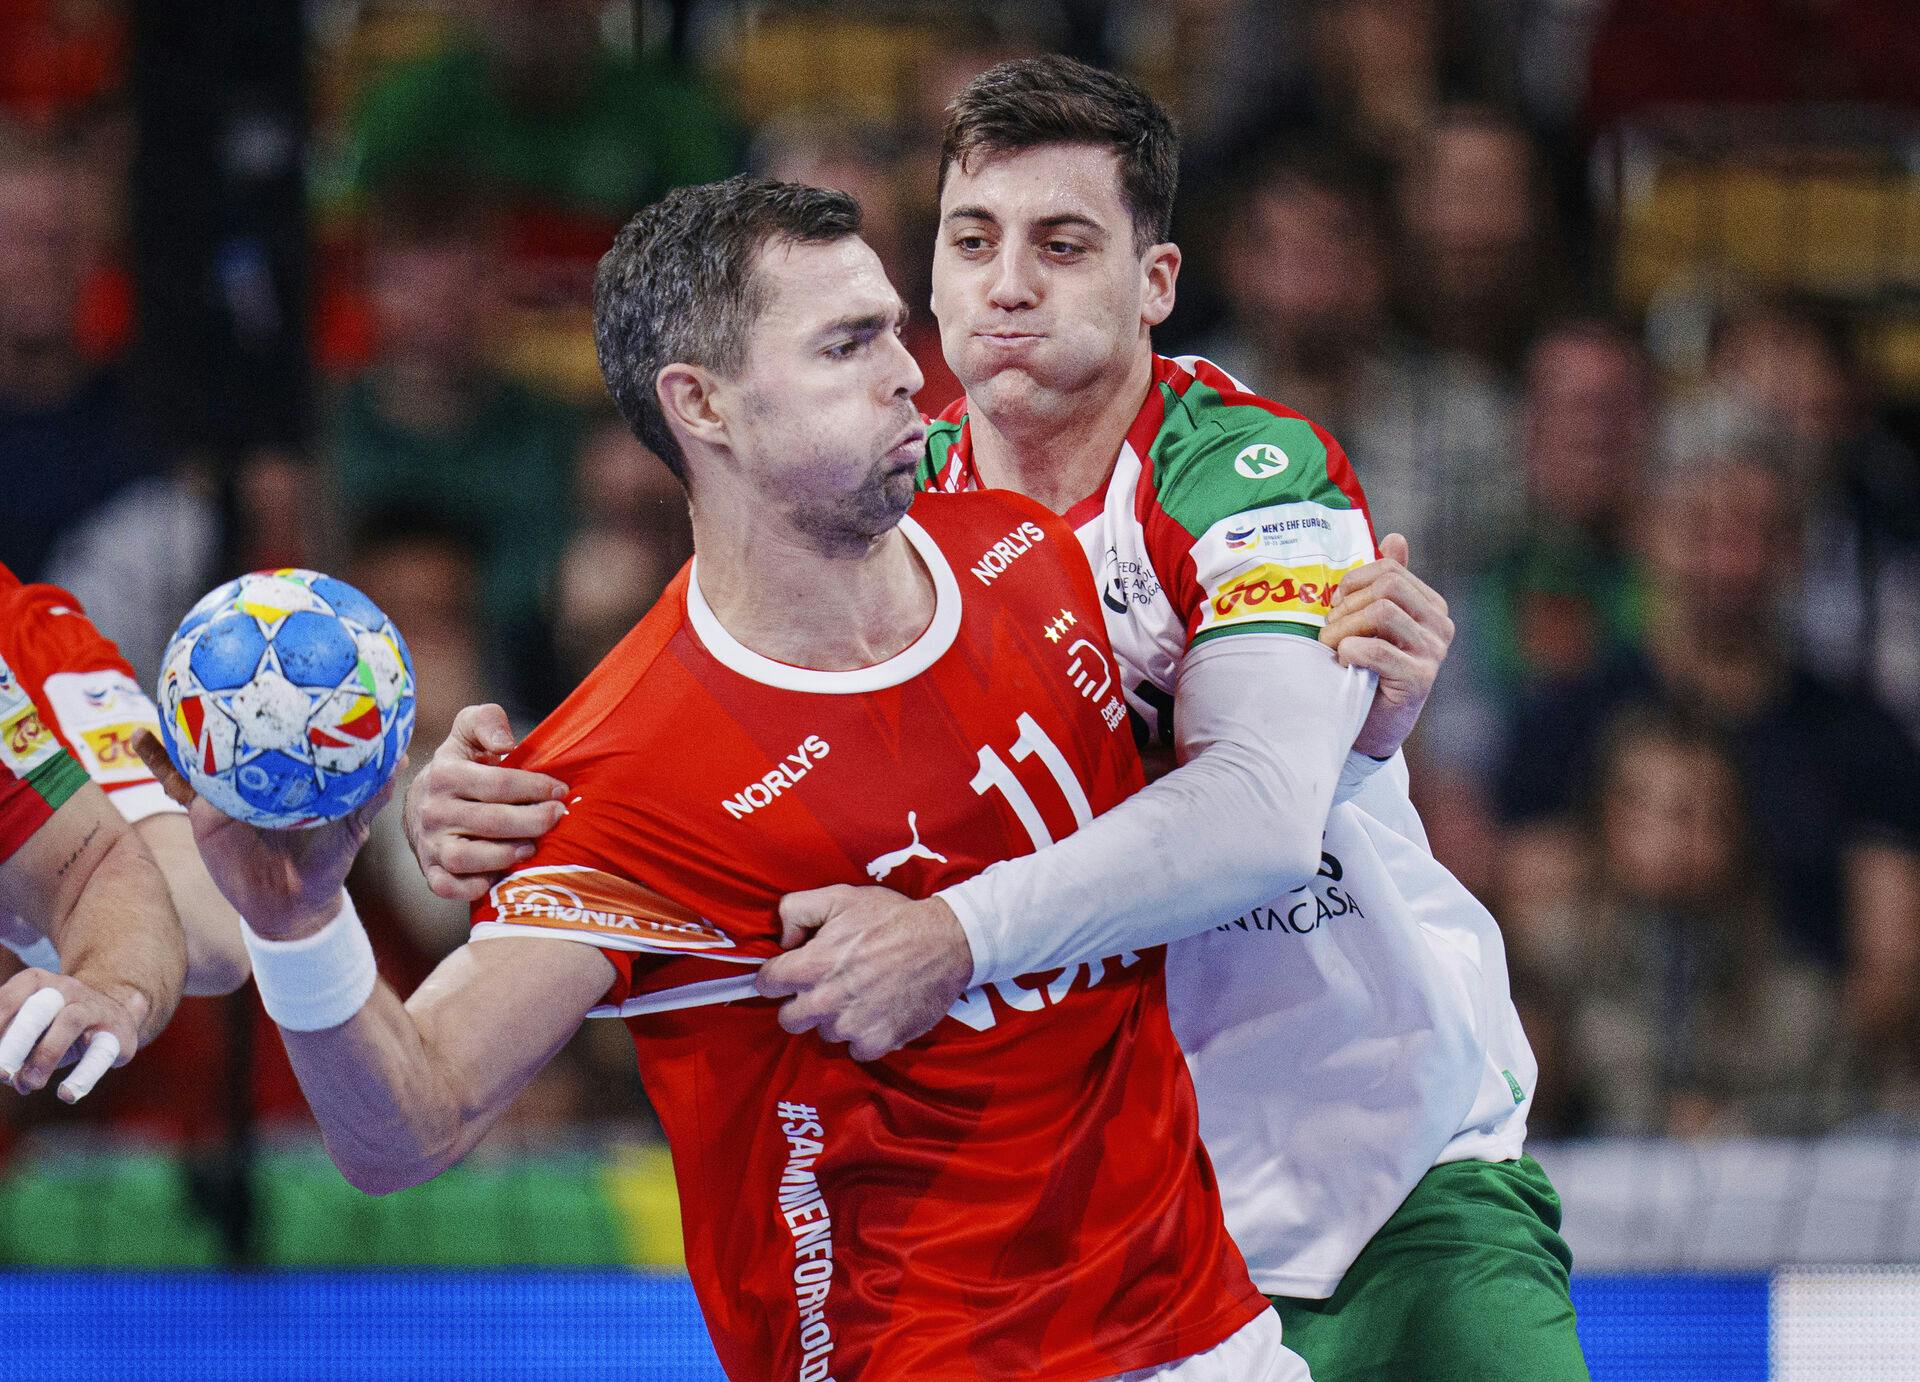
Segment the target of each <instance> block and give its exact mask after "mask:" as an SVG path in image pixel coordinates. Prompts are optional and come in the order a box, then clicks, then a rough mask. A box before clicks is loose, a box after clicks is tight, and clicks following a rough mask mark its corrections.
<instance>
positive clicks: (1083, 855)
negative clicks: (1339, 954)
mask: <svg viewBox="0 0 1920 1382" xmlns="http://www.w3.org/2000/svg"><path fill="white" fill-rule="evenodd" d="M1373 688H1374V677H1373V674H1372V673H1370V672H1364V671H1361V670H1359V669H1358V668H1349V667H1342V666H1340V665H1339V663H1337V662H1335V661H1334V658H1333V654H1332V653H1331V652H1329V651H1328V650H1327V649H1326V648H1323V647H1321V646H1320V645H1319V644H1318V643H1313V642H1309V641H1308V640H1306V639H1304V638H1300V637H1297V636H1295V635H1293V634H1261V633H1242V634H1235V635H1233V636H1231V637H1227V638H1216V639H1212V640H1210V641H1208V642H1206V643H1203V644H1201V645H1200V646H1199V647H1197V648H1195V649H1193V650H1192V651H1191V652H1190V653H1188V655H1187V657H1186V660H1185V662H1184V663H1183V664H1182V666H1181V669H1180V681H1179V685H1178V686H1177V688H1176V698H1177V703H1178V707H1179V708H1178V711H1177V713H1176V716H1175V728H1176V735H1177V738H1178V745H1177V747H1178V749H1179V753H1180V759H1181V765H1180V766H1179V767H1178V768H1176V769H1174V770H1173V771H1172V772H1171V773H1168V774H1167V775H1166V776H1165V777H1163V778H1161V779H1160V780H1159V781H1158V782H1155V783H1153V784H1151V785H1150V786H1148V787H1146V788H1144V789H1142V790H1141V791H1139V792H1136V793H1135V794H1134V795H1133V796H1131V797H1129V798H1128V799H1127V800H1126V801H1123V802H1121V803H1120V804H1119V805H1118V806H1116V807H1114V808H1113V809H1112V810H1111V811H1109V812H1107V813H1106V814H1105V815H1104V816H1101V817H1100V818H1099V819H1098V820H1096V821H1093V822H1092V823H1091V824H1089V825H1087V826H1085V827H1084V828H1082V829H1080V830H1078V831H1076V832H1075V833H1074V834H1072V835H1070V836H1068V837H1067V838H1066V839H1064V840H1061V841H1060V842H1059V843H1057V844H1052V845H1048V846H1047V847H1046V848H1045V849H1043V850H1040V851H1039V852H1037V853H1034V854H1029V855H1026V856H1024V857H1022V858H1019V859H1009V860H1007V861H1005V862H1003V863H998V864H995V865H994V866H993V867H992V868H989V869H987V870H986V871H985V872H983V873H980V874H978V875H976V876H975V877H973V878H970V879H968V880H967V881H966V882H964V883H958V884H955V885H954V886H953V887H951V888H947V889H945V890H943V891H942V892H941V893H940V894H939V895H940V896H941V897H942V898H944V899H945V900H946V902H947V904H948V905H949V906H950V907H952V908H953V910H954V914H955V915H956V916H958V917H959V919H960V925H961V927H962V928H963V929H964V930H965V931H966V933H967V941H968V943H969V945H971V946H972V948H973V982H974V983H975V984H984V983H990V982H993V981H995V980H1000V979H1011V978H1013V977H1015V976H1016V975H1020V974H1032V973H1034V972H1036V971H1038V970H1043V969H1054V968H1058V967H1060V966H1063V965H1068V964H1078V963H1079V962H1080V961H1082V960H1093V959H1098V958H1100V957H1101V956H1105V955H1117V954H1119V953H1120V952H1122V951H1125V950H1138V949H1141V948H1142V947H1145V946H1150V945H1160V944H1163V943H1165V942H1167V941H1171V940H1177V939H1179V938H1180V937H1182V936H1187V935H1192V934H1194V933H1196V932H1199V931H1204V930H1206V929H1207V928H1208V927H1209V926H1215V925H1218V924H1219V923H1220V922H1223V921H1228V920H1231V919H1232V918H1234V917H1236V916H1238V915H1240V913H1242V912H1244V911H1246V910H1247V908H1249V907H1252V906H1255V905H1257V904H1259V903H1262V902H1266V901H1270V900H1271V899H1273V898H1276V897H1279V896H1280V895H1282V894H1283V893H1286V892H1289V891H1291V890H1292V889H1294V888H1297V887H1300V886H1301V885H1302V884H1304V883H1305V882H1306V881H1307V880H1308V879H1309V878H1311V877H1313V875H1314V872H1315V871H1316V870H1317V869H1318V868H1319V866H1320V836H1321V833H1322V832H1323V831H1324V830H1325V829H1326V823H1327V812H1328V811H1329V810H1330V809H1331V808H1332V805H1333V794H1334V784H1335V782H1336V781H1337V780H1338V778H1339V776H1340V771H1341V767H1342V765H1343V763H1344V762H1345V760H1346V757H1347V751H1348V749H1349V748H1351V747H1352V745H1353V739H1354V736H1355V735H1356V734H1358V733H1359V732H1360V726H1361V724H1362V723H1363V722H1364V721H1365V719H1366V716H1367V710H1368V708H1369V706H1370V705H1371V704H1372V702H1373Z"/></svg>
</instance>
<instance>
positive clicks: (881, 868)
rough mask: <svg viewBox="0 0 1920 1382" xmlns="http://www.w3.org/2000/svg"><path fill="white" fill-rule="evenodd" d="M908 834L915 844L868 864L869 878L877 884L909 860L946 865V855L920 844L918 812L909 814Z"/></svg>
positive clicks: (883, 855)
mask: <svg viewBox="0 0 1920 1382" xmlns="http://www.w3.org/2000/svg"><path fill="white" fill-rule="evenodd" d="M907 833H908V834H909V835H911V836H912V837H913V842H912V843H911V844H908V845H905V846H903V847H902V848H900V849H896V850H894V851H893V853H891V854H882V855H881V856H880V857H879V858H878V859H875V860H874V861H873V862H872V863H870V864H868V865H867V877H869V878H871V879H872V880H873V881H874V882H876V883H880V882H884V881H885V879H886V876H887V875H888V874H890V873H892V872H893V871H894V870H895V869H897V868H899V867H900V866H901V865H902V864H904V863H906V862H907V861H908V860H909V859H925V860H927V861H928V862H929V863H934V864H944V863H946V862H947V856H946V855H944V854H937V853H935V852H934V851H933V850H931V849H928V848H927V847H926V846H925V845H923V844H921V843H920V813H919V812H918V811H909V812H907Z"/></svg>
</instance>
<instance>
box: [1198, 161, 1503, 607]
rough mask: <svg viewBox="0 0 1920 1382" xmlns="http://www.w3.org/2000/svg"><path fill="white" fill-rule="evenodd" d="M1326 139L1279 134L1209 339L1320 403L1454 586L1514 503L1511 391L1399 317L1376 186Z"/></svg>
mask: <svg viewBox="0 0 1920 1382" xmlns="http://www.w3.org/2000/svg"><path fill="white" fill-rule="evenodd" d="M1359 167H1360V164H1359V163H1358V162H1357V161H1356V160H1355V159H1353V158H1352V157H1351V156H1349V155H1348V154H1346V153H1344V152H1341V151H1339V150H1336V149H1333V148H1331V147H1327V146H1324V145H1315V144H1304V143H1303V144H1295V145H1292V146H1288V147H1284V148H1282V149H1280V150H1279V151H1277V152H1276V153H1275V154H1273V155H1272V156H1270V157H1269V158H1268V159H1267V160H1266V161H1265V162H1263V163H1262V164H1260V165H1259V166H1258V167H1257V168H1256V169H1255V170H1254V172H1253V174H1252V175H1251V176H1250V177H1247V178H1246V179H1244V183H1245V186H1246V188H1247V192H1246V198H1245V201H1244V202H1243V203H1242V204H1241V205H1240V206H1238V207H1237V208H1235V209H1234V210H1233V212H1232V213H1231V214H1230V215H1229V216H1228V217H1227V218H1226V224H1227V226H1228V229H1227V231H1226V234H1225V243H1224V245H1223V246H1222V256H1221V259H1222V270H1223V274H1222V277H1223V280H1224V283H1225V286H1226V288H1227V298H1228V303H1229V308H1228V311H1229V315H1228V318H1227V320H1226V322H1225V323H1224V324H1223V327H1222V329H1221V330H1220V331H1219V332H1218V333H1217V334H1215V335H1214V336H1212V337H1211V338H1208V339H1205V340H1203V341H1202V342H1201V343H1200V346H1199V350H1200V353H1201V354H1203V355H1206V356H1208V357H1209V358H1211V359H1212V360H1214V361H1215V362H1216V363H1217V364H1219V365H1221V366H1222V367H1223V368H1225V369H1226V370H1228V371H1229V372H1230V373H1233V374H1236V375H1238V376H1240V377H1241V378H1243V379H1245V380H1246V381H1247V383H1248V384H1249V385H1251V386H1252V387H1253V388H1256V389H1258V390H1260V391H1261V392H1263V393H1266V394H1268V395H1270V396H1271V397H1273V398H1275V399H1278V400H1279V401H1280V402H1282V403H1285V404H1286V405H1287V406H1288V407H1290V408H1294V409H1296V410H1298V411H1299V412H1302V413H1304V414H1306V415H1307V416H1308V417H1311V418H1313V419H1314V420H1315V421H1316V422H1319V423H1320V424H1321V425H1323V426H1324V427H1326V428H1327V430H1328V431H1330V432H1332V434H1333V435H1334V436H1335V437H1337V438H1338V439H1339V440H1340V442H1341V444H1342V445H1343V446H1344V447H1345V448H1346V450H1347V453H1348V454H1349V455H1350V456H1352V457H1353V460H1354V465H1355V467H1356V468H1357V469H1358V471H1359V473H1360V476H1361V480H1362V482H1363V483H1364V484H1365V485H1366V488H1367V498H1368V500H1369V503H1370V506H1371V508H1372V511H1373V514H1374V518H1375V521H1376V523H1378V524H1379V525H1381V527H1380V531H1381V532H1389V531H1394V532H1401V533H1404V534H1406V535H1407V538H1408V541H1409V543H1410V545H1411V548H1412V553H1413V559H1414V563H1415V565H1416V566H1417V567H1418V569H1419V570H1420V572H1421V574H1422V576H1423V577H1424V578H1425V579H1426V580H1427V581H1428V583H1429V584H1431V585H1433V586H1434V587H1435V588H1436V589H1438V590H1439V591H1440V592H1441V593H1442V594H1443V595H1447V596H1448V597H1449V598H1452V599H1462V598H1464V596H1465V594H1466V590H1467V585H1468V577H1469V576H1470V574H1471V573H1472V571H1473V570H1474V568H1475V565H1476V564H1477V562H1478V561H1480V560H1482V559H1483V558H1484V556H1485V554H1486V553H1488V552H1490V551H1491V550H1493V548H1494V546H1495V544H1496V541H1497V539H1498V538H1499V536H1500V534H1502V533H1503V532H1505V531H1507V530H1508V529H1509V527H1510V526H1511V524H1512V522H1513V521H1514V520H1515V519H1516V518H1517V517H1518V510H1519V504H1518V500H1519V494H1520V488H1519V486H1518V485H1517V484H1516V483H1515V481H1514V477H1513V475H1512V473H1511V470H1512V464H1511V455H1512V444H1511V436H1510V428H1511V422H1510V420H1509V417H1510V405H1509V403H1508V400H1507V397H1506V395H1505V393H1504V391H1503V390H1502V389H1501V387H1500V386H1499V384H1498V383H1497V381H1496V380H1495V378H1494V376H1493V375H1492V373H1491V372H1490V371H1488V370H1486V369H1484V368H1483V367H1481V366H1479V365H1478V364H1476V363H1475V362H1474V361H1472V360H1471V359H1468V358H1466V357H1463V356H1459V355H1451V354H1444V353H1438V352H1434V351H1430V350H1426V349H1424V348H1422V347H1421V346H1420V345H1419V344H1418V343H1417V342H1415V341H1413V340H1412V339H1410V338H1409V337H1407V336H1406V335H1405V334H1404V333H1401V332H1398V331H1396V330H1395V329H1393V327H1392V326H1391V324H1390V322H1389V320H1388V312H1387V305H1388V304H1387V285H1388V276H1389V268H1388V261H1387V248H1386V243H1385V240H1386V237H1385V233H1384V229H1383V224H1382V223H1383V211H1382V207H1381V198H1380V196H1379V194H1378V191H1377V188H1376V187H1375V185H1374V184H1373V183H1372V182H1370V181H1369V179H1368V178H1367V177H1366V176H1365V174H1364V173H1362V172H1360V171H1358V169H1359Z"/></svg>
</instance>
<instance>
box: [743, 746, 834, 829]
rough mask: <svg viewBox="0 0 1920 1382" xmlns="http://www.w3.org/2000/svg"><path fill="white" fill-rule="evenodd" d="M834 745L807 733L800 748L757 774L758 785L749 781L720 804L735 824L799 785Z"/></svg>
mask: <svg viewBox="0 0 1920 1382" xmlns="http://www.w3.org/2000/svg"><path fill="white" fill-rule="evenodd" d="M832 748H833V746H832V745H831V744H829V743H828V742H827V741H826V740H825V739H822V738H821V737H820V736H819V735H817V734H809V735H808V736H807V737H806V738H805V739H803V740H802V741H801V743H800V747H799V748H797V749H795V750H794V751H793V752H792V753H790V754H788V755H787V756H786V757H785V758H783V759H781V760H780V761H779V762H778V763H777V764H775V765H774V766H773V768H772V769H771V770H769V771H767V772H765V773H762V774H761V775H760V779H759V781H757V782H749V783H748V784H747V785H746V786H745V787H743V788H741V789H740V790H739V791H737V792H735V793H734V794H733V795H732V796H731V797H728V798H727V799H726V800H724V801H722V802H721V803H720V805H721V807H722V808H723V809H724V810H725V811H726V813H727V814H728V815H729V816H732V817H733V818H734V819H735V820H736V821H737V820H739V819H740V818H741V817H743V816H751V815H752V814H753V813H754V812H755V811H758V810H759V809H760V808H761V807H763V806H768V805H771V804H772V802H773V799H774V798H775V797H777V796H779V795H780V794H781V793H782V792H785V791H788V790H789V789H791V788H794V787H798V786H799V785H800V779H801V778H803V777H805V776H806V775H807V774H808V773H810V772H812V771H813V766H814V764H816V763H818V762H819V761H820V760H821V759H823V758H825V757H826V756H827V754H828V753H829V752H830V751H831V750H832Z"/></svg>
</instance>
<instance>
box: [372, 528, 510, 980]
mask: <svg viewBox="0 0 1920 1382" xmlns="http://www.w3.org/2000/svg"><path fill="white" fill-rule="evenodd" d="M482 546H483V544H482V543H480V542H479V541H478V540H477V539H476V537H475V535H474V533H473V531H472V530H471V529H470V528H468V527H467V526H466V525H464V524H462V523H460V522H458V521H456V520H451V519H448V518H446V517H443V516H442V515H441V514H439V513H437V512H435V511H432V510H427V509H407V508H391V509H384V510H379V511H376V512H373V513H370V514H368V515H367V516H366V518H364V519H363V520H362V521H361V523H360V524H359V526H358V528H357V529H356V530H355V532H354V533H353V534H352V535H351V537H350V539H349V544H348V554H349V555H348V560H347V565H346V568H345V575H346V578H347V579H348V580H349V581H350V582H351V583H352V584H354V585H355V586H357V587H359V589H360V590H361V592H362V593H363V594H365V595H366V596H367V598H368V599H370V600H372V601H373V602H374V603H375V604H376V605H378V606H380V608H381V609H383V610H385V611H386V613H387V616H388V617H389V618H390V619H392V620H393V622H394V624H395V626H396V627H397V628H399V630H400V633H401V636H402V637H404V638H405V639H406V640H407V650H408V652H410V653H411V654H412V655H413V673H414V683H415V699H414V726H413V739H414V743H416V744H419V745H423V746H425V747H424V748H423V749H421V750H417V751H415V752H414V753H413V755H412V761H411V762H410V764H409V766H408V769H407V779H410V778H411V776H412V774H413V773H414V772H416V771H418V769H419V768H421V767H423V766H425V762H426V758H425V755H426V754H428V753H431V752H432V746H433V745H435V744H438V743H440V742H441V741H442V740H444V739H445V738H446V737H447V734H448V732H449V731H450V730H452V728H453V717H454V715H455V713H456V712H458V711H459V709H460V708H461V707H462V706H467V705H480V704H484V703H486V702H489V701H497V700H499V696H498V694H497V693H496V692H495V691H494V689H493V688H492V687H491V686H489V684H488V681H487V676H486V672H485V669H484V665H483V647H482V644H483V634H482V628H481V623H480V602H479V599H478V591H479V588H480V560H479V557H478V553H479V551H480V550H481V548H482ZM407 779H403V780H402V783H401V787H400V790H402V791H404V790H405V788H406V780H407ZM354 867H355V872H354V877H353V890H354V897H355V898H356V899H357V900H358V902H359V904H360V908H361V912H362V914H363V915H364V916H366V917H367V918H368V920H369V925H370V926H373V927H374V928H375V929H376V933H378V931H379V929H381V926H382V923H384V928H385V929H388V930H396V931H397V934H395V935H393V936H391V937H389V939H391V940H393V941H394V942H396V943H398V944H402V945H404V946H405V947H406V948H408V949H409V950H411V951H412V960H413V963H412V965H411V966H410V968H412V969H413V970H416V971H417V972H419V973H421V974H423V975H424V974H425V973H426V972H427V971H429V970H431V969H432V968H433V966H434V965H435V964H437V963H439V961H440V960H441V959H443V958H444V957H445V956H446V955H447V954H448V953H449V952H450V951H452V950H454V949H455V948H456V947H458V946H459V945H461V944H462V943H463V942H464V941H465V940H466V938H467V908H466V905H465V904H464V903H448V902H447V901H445V900H444V899H442V898H439V897H436V896H434V894H433V892H432V890H431V889H429V888H428V887H427V884H426V880H425V879H423V878H422V877H421V876H420V870H419V867H418V866H417V865H415V864H414V862H413V853H412V851H411V850H410V849H409V848H408V847H407V842H406V839H405V838H404V837H403V836H402V834H401V831H400V816H399V812H397V811H386V812H382V813H381V815H380V816H379V817H378V818H376V819H375V821H374V823H373V833H372V834H371V836H370V837H369V838H368V840H367V845H366V848H365V849H364V850H362V851H361V854H360V858H359V860H358V862H357V863H356V864H355V866H354Z"/></svg>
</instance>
